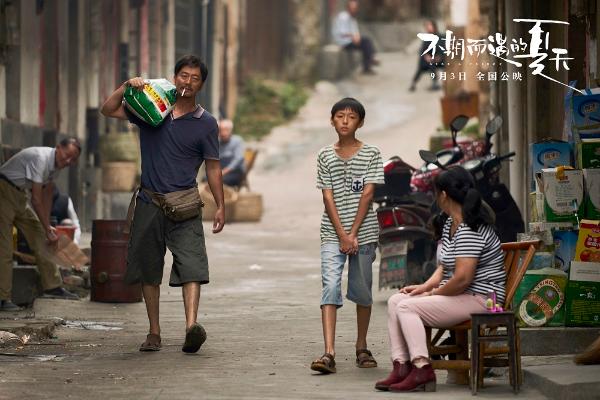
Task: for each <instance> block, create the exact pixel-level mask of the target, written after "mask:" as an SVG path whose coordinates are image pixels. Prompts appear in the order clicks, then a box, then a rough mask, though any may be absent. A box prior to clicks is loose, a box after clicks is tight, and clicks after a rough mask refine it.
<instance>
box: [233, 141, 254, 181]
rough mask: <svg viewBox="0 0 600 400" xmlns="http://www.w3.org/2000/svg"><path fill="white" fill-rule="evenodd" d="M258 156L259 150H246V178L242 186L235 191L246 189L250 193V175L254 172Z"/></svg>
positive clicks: (243, 179)
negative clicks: (253, 168)
mask: <svg viewBox="0 0 600 400" xmlns="http://www.w3.org/2000/svg"><path fill="white" fill-rule="evenodd" d="M257 155H258V150H256V149H250V148H246V149H245V150H244V176H243V177H242V180H241V182H240V185H239V186H237V187H236V188H235V189H236V190H237V191H239V190H241V189H242V188H246V190H248V191H250V184H249V183H248V173H249V172H250V170H252V167H253V166H254V162H255V161H256V156H257Z"/></svg>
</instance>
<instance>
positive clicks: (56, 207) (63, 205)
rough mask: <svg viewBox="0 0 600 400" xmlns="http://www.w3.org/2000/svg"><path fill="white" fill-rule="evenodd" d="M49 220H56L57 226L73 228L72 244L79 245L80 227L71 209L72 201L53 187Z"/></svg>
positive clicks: (77, 218) (75, 214) (73, 209)
mask: <svg viewBox="0 0 600 400" xmlns="http://www.w3.org/2000/svg"><path fill="white" fill-rule="evenodd" d="M50 219H51V220H52V219H56V223H57V224H58V225H67V226H72V227H74V228H75V234H74V236H73V242H75V244H79V239H80V238H81V226H80V225H79V217H78V216H77V213H76V212H75V207H73V200H71V198H70V197H69V196H68V195H66V194H61V193H60V192H59V191H58V188H57V187H56V186H54V192H53V194H52V210H50Z"/></svg>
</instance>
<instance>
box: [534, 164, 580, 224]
mask: <svg viewBox="0 0 600 400" xmlns="http://www.w3.org/2000/svg"><path fill="white" fill-rule="evenodd" d="M542 180H543V185H544V199H545V201H544V213H545V215H546V220H547V221H548V222H563V221H576V218H575V211H577V212H578V214H579V215H583V192H584V190H583V171H582V170H580V169H564V170H562V169H561V168H547V169H543V170H542Z"/></svg>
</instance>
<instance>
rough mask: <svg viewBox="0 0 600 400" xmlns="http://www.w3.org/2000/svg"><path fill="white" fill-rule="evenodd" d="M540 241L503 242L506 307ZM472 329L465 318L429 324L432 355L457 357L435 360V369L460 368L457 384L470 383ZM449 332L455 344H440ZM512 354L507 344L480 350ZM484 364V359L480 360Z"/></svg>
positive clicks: (485, 352) (518, 340) (519, 361)
mask: <svg viewBox="0 0 600 400" xmlns="http://www.w3.org/2000/svg"><path fill="white" fill-rule="evenodd" d="M539 244H540V242H539V241H526V242H511V243H502V250H503V251H504V269H505V271H506V299H505V303H504V304H505V306H504V308H505V309H510V307H511V303H512V299H513V297H514V295H515V292H516V290H517V288H518V287H519V283H521V280H522V279H523V275H524V274H525V272H526V271H527V267H528V266H529V263H530V262H531V260H532V259H533V256H534V254H535V252H536V250H537V248H538V246H539ZM433 329H437V332H436V334H435V335H434V336H433V338H432V330H433ZM470 329H471V321H470V320H468V321H465V322H462V323H460V324H457V325H455V326H451V327H425V333H426V337H427V348H428V350H429V356H430V357H432V356H450V357H454V358H455V359H449V360H432V362H431V364H432V367H433V368H434V369H445V370H448V371H456V372H457V373H458V377H459V379H458V381H459V382H457V383H464V384H468V382H469V379H468V373H469V371H470V370H471V361H470V360H469V342H468V335H469V330H470ZM446 331H449V332H450V336H451V337H452V338H454V344H451V345H444V344H440V340H441V339H442V336H443V335H444V333H445V332H446ZM516 336H517V354H518V355H520V339H519V332H518V331H517V332H516ZM506 353H508V348H507V346H504V347H499V348H488V347H486V348H484V349H483V351H481V352H480V354H481V357H482V358H483V357H484V356H486V355H495V354H506ZM517 358H518V368H517V369H518V371H520V370H521V359H520V356H519V357H517ZM480 365H483V362H482V363H480ZM478 375H479V376H478V378H479V380H480V382H482V380H483V374H482V373H481V374H478ZM518 375H519V376H518V380H519V382H520V380H521V376H520V372H519V374H518Z"/></svg>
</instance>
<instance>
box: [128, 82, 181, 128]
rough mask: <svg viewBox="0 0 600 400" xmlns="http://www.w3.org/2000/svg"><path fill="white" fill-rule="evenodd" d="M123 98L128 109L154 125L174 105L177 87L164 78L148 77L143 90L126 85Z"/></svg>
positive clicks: (161, 119)
mask: <svg viewBox="0 0 600 400" xmlns="http://www.w3.org/2000/svg"><path fill="white" fill-rule="evenodd" d="M123 99H124V100H125V106H126V107H127V109H128V110H129V111H131V112H132V113H133V114H134V115H135V116H137V117H138V118H139V119H141V120H142V121H144V122H146V123H147V124H148V125H151V126H155V127H156V126H158V125H160V124H161V123H162V122H163V120H164V119H165V117H166V116H167V115H169V113H170V112H171V110H173V107H175V100H176V99H177V89H176V88H175V85H173V84H172V83H171V82H169V81H168V80H166V79H148V80H146V84H145V85H144V89H143V90H137V89H135V88H133V87H128V88H127V89H126V90H125V94H124V95H123Z"/></svg>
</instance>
